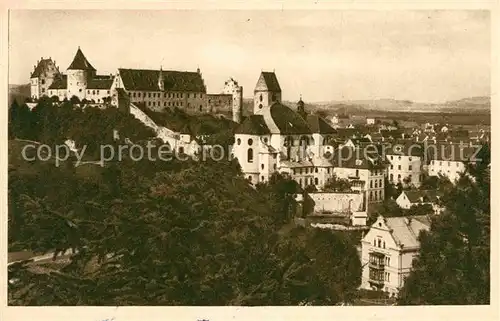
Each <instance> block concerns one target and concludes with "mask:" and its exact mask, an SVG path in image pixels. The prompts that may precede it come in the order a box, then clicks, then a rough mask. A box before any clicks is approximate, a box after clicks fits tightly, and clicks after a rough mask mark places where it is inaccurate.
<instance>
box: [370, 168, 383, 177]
mask: <svg viewBox="0 0 500 321" xmlns="http://www.w3.org/2000/svg"><path fill="white" fill-rule="evenodd" d="M383 173H384V171H383V170H381V169H375V170H373V171H372V175H373V176H377V175H382V174H383Z"/></svg>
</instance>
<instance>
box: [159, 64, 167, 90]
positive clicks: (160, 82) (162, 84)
mask: <svg viewBox="0 0 500 321" xmlns="http://www.w3.org/2000/svg"><path fill="white" fill-rule="evenodd" d="M158 88H159V89H160V91H164V90H165V80H164V79H163V70H162V67H160V74H159V75H158Z"/></svg>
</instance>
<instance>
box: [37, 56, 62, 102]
mask: <svg viewBox="0 0 500 321" xmlns="http://www.w3.org/2000/svg"><path fill="white" fill-rule="evenodd" d="M58 76H60V72H59V68H58V67H57V65H56V62H55V61H53V60H52V59H51V58H49V59H43V57H42V58H41V59H40V61H38V62H37V64H36V66H33V72H32V73H31V75H30V89H31V98H34V99H39V98H40V97H42V96H48V88H49V87H50V85H51V84H52V83H53V82H54V79H55V78H56V77H58Z"/></svg>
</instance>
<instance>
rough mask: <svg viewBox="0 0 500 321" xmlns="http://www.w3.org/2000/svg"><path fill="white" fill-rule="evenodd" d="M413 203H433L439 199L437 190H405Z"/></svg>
mask: <svg viewBox="0 0 500 321" xmlns="http://www.w3.org/2000/svg"><path fill="white" fill-rule="evenodd" d="M403 193H405V194H406V197H408V199H409V200H410V202H411V203H422V202H423V203H433V202H435V201H436V200H437V198H438V195H437V191H436V190H411V191H404V192H403Z"/></svg>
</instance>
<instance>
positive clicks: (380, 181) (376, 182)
mask: <svg viewBox="0 0 500 321" xmlns="http://www.w3.org/2000/svg"><path fill="white" fill-rule="evenodd" d="M373 182H375V188H378V187H379V186H380V187H382V179H379V180H374V181H373V180H371V181H370V188H373Z"/></svg>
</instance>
